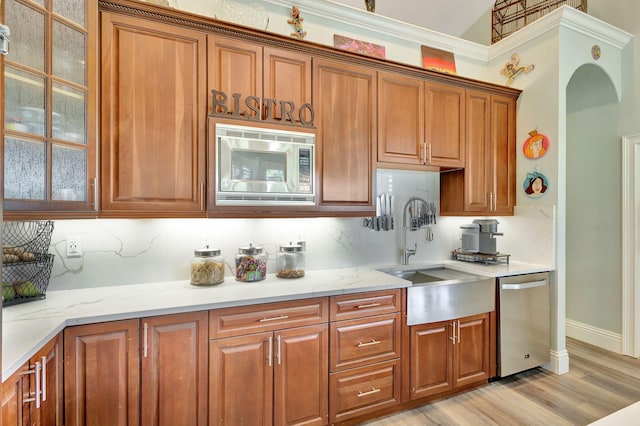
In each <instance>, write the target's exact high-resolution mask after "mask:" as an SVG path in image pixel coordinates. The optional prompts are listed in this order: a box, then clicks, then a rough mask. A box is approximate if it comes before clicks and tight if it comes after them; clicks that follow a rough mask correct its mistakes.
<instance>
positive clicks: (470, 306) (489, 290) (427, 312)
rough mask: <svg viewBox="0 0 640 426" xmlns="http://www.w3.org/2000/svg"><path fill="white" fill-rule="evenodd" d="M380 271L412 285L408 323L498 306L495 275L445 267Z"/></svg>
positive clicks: (410, 288) (461, 315)
mask: <svg viewBox="0 0 640 426" xmlns="http://www.w3.org/2000/svg"><path fill="white" fill-rule="evenodd" d="M379 271H380V272H384V273H386V274H390V275H394V276H396V277H398V278H402V279H405V280H408V281H411V283H412V284H413V285H412V286H411V287H409V288H407V325H417V324H427V323H432V322H438V321H446V320H452V319H456V318H463V317H467V316H470V315H476V314H481V313H485V312H491V311H493V310H494V309H495V279H494V278H489V277H485V276H482V275H475V274H470V273H467V272H461V271H456V270H453V269H447V268H443V267H434V268H425V267H416V268H388V269H379Z"/></svg>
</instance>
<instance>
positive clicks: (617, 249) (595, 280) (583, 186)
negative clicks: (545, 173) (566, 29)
mask: <svg viewBox="0 0 640 426" xmlns="http://www.w3.org/2000/svg"><path fill="white" fill-rule="evenodd" d="M566 95H567V97H566V99H567V104H566V105H567V111H566V113H567V121H566V124H567V139H566V140H567V154H566V155H567V160H566V182H567V187H566V205H567V216H566V301H567V302H566V304H567V306H566V312H567V314H566V317H567V335H568V336H570V337H575V338H578V339H580V340H586V341H588V342H589V343H592V344H596V345H598V346H601V347H606V348H608V349H612V350H616V351H618V352H619V351H620V348H621V337H620V336H621V332H622V318H621V315H620V312H621V311H622V273H621V244H622V243H621V241H622V240H621V238H622V237H621V235H622V231H621V229H622V224H621V214H622V213H621V187H620V182H621V152H622V151H621V144H620V136H619V132H618V117H619V108H620V106H619V104H618V98H617V93H616V89H615V87H614V85H613V83H612V81H611V79H610V78H609V76H608V75H607V74H606V72H605V71H604V70H603V69H602V68H600V67H598V66H596V65H593V64H587V65H583V66H581V67H580V68H578V69H577V70H576V71H575V73H574V74H573V75H572V77H571V79H570V81H569V83H568V84H567V88H566Z"/></svg>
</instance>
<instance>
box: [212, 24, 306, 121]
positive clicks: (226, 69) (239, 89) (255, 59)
mask: <svg viewBox="0 0 640 426" xmlns="http://www.w3.org/2000/svg"><path fill="white" fill-rule="evenodd" d="M207 43H208V55H207V61H208V69H209V71H208V81H207V87H208V89H209V90H208V93H209V97H208V101H207V102H208V111H209V112H211V111H213V97H212V94H211V91H212V90H216V91H218V92H223V93H224V96H226V97H227V101H226V105H227V108H228V110H227V115H229V116H230V118H241V119H246V118H251V117H254V118H255V119H257V120H262V119H267V120H268V121H278V122H280V121H282V123H281V124H288V123H287V120H286V118H287V117H284V118H285V120H283V115H282V108H280V103H279V102H281V101H283V102H292V103H293V105H296V106H297V107H299V106H300V105H303V104H305V103H309V104H310V103H311V56H310V55H306V54H303V53H298V52H295V51H292V50H285V49H278V48H274V47H269V46H264V47H263V46H261V45H259V44H256V43H252V42H248V41H244V40H237V39H231V38H226V37H220V36H215V35H209V36H208V39H207ZM234 94H238V95H239V96H240V102H239V103H236V102H234V98H233V95H234ZM220 96H223V95H220ZM248 96H255V97H256V98H258V101H259V102H260V103H261V104H262V102H261V100H262V98H269V99H275V100H276V101H277V104H276V105H277V107H275V108H273V110H272V111H271V113H270V114H269V115H268V116H266V115H265V114H266V111H265V110H264V108H261V116H260V117H255V113H254V112H253V111H252V110H251V109H249V108H247V106H246V105H245V100H246V98H247V97H248ZM237 106H238V107H239V108H237V109H238V110H237V111H236V107H237ZM286 110H287V108H286V107H285V111H286ZM216 112H217V113H220V112H221V110H220V108H218V110H217V111H216ZM292 116H293V118H294V121H295V122H298V121H299V120H298V118H297V115H296V114H292ZM307 118H310V117H307Z"/></svg>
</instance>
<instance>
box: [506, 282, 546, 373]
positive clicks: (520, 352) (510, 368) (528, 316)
mask: <svg viewBox="0 0 640 426" xmlns="http://www.w3.org/2000/svg"><path fill="white" fill-rule="evenodd" d="M550 324H551V319H550V312H549V274H548V273H546V272H545V273H538V274H527V275H516V276H512V277H504V278H500V279H498V376H500V377H505V376H509V375H511V374H514V373H518V372H520V371H524V370H528V369H530V368H534V367H538V366H540V365H543V364H546V363H548V362H549V360H550V355H549V350H550V339H551V338H550V327H551V325H550Z"/></svg>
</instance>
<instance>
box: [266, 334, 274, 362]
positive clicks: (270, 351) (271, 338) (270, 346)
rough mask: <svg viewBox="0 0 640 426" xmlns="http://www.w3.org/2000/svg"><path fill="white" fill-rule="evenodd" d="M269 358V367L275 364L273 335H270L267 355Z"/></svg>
mask: <svg viewBox="0 0 640 426" xmlns="http://www.w3.org/2000/svg"><path fill="white" fill-rule="evenodd" d="M267 359H268V360H269V367H271V366H272V365H273V336H269V356H268V357H267Z"/></svg>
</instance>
